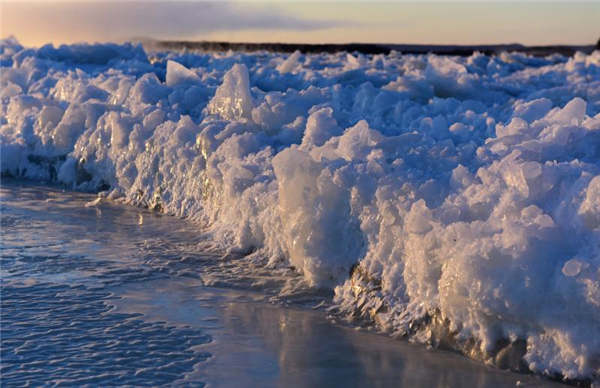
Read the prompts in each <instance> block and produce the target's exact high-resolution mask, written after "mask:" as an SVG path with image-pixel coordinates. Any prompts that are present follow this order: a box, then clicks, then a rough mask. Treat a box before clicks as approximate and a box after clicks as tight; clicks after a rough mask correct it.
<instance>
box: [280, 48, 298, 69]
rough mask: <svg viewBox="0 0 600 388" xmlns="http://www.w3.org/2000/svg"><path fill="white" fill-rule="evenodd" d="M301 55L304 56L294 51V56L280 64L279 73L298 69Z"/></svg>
mask: <svg viewBox="0 0 600 388" xmlns="http://www.w3.org/2000/svg"><path fill="white" fill-rule="evenodd" d="M301 55H302V54H301V53H300V51H298V50H296V51H294V52H293V53H292V55H290V56H289V57H287V59H286V60H285V61H283V62H282V63H281V64H279V66H277V71H279V72H280V73H281V74H285V73H289V72H291V71H293V70H294V69H295V68H296V67H298V60H299V59H300V56H301Z"/></svg>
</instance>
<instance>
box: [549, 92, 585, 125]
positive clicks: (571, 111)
mask: <svg viewBox="0 0 600 388" xmlns="http://www.w3.org/2000/svg"><path fill="white" fill-rule="evenodd" d="M586 107H587V103H586V102H585V101H584V100H583V99H581V98H580V97H575V98H574V99H572V100H571V101H569V103H568V104H567V105H565V106H564V107H563V108H562V109H556V110H553V111H552V112H550V113H549V114H548V116H547V117H546V119H548V120H550V121H555V122H559V123H562V124H569V125H579V124H580V123H581V122H582V121H583V119H584V118H585V111H586Z"/></svg>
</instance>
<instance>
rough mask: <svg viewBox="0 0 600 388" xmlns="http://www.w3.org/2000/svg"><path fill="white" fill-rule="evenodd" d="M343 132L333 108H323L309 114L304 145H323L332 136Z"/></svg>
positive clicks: (303, 139)
mask: <svg viewBox="0 0 600 388" xmlns="http://www.w3.org/2000/svg"><path fill="white" fill-rule="evenodd" d="M341 133H342V128H340V127H339V126H338V124H337V121H336V120H335V118H333V109H331V108H329V107H327V108H322V109H319V110H317V111H315V112H313V113H311V115H310V116H308V120H307V121H306V131H304V137H303V138H302V146H303V147H307V146H308V145H316V146H321V145H323V144H324V143H325V142H326V141H327V140H329V139H330V138H331V137H333V136H338V135H340V134H341Z"/></svg>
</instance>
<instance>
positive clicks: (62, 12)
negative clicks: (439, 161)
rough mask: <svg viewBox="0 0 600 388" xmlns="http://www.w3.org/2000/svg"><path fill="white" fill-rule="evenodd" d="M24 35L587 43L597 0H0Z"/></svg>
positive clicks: (599, 12)
mask: <svg viewBox="0 0 600 388" xmlns="http://www.w3.org/2000/svg"><path fill="white" fill-rule="evenodd" d="M0 7H1V11H0V12H1V23H0V33H1V35H2V36H3V37H5V36H8V35H15V36H16V37H17V38H18V39H19V40H20V41H21V42H22V43H23V44H26V45H41V44H44V43H49V42H51V43H71V42H79V41H124V40H127V39H131V38H132V37H151V38H156V39H187V40H229V41H238V42H239V41H244V42H257V41H263V42H306V43H348V42H370V43H424V44H485V43H523V44H528V45H543V44H559V43H562V44H591V43H595V42H596V40H597V39H598V38H599V37H600V28H599V27H598V26H599V25H600V23H599V22H598V21H599V20H600V1H587V2H572V1H569V2H567V1H564V2H543V1H526V2H523V1H521V2H508V1H495V2H493V1H468V2H455V1H438V2H431V1H427V2H424V1H421V2H406V1H386V2H367V1H340V0H337V1H329V2H320V1H301V2H300V1H287V0H279V1H271V2H265V1H258V0H257V1H242V2H233V1H228V2H207V1H188V2H180V1H151V2H149V1H145V2H141V1H128V2H107V1H93V0H76V1H58V2H57V1H49V0H38V1H36V2H31V1H21V0H18V1H15V0H13V1H3V2H2V3H0Z"/></svg>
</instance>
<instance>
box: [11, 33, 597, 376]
mask: <svg viewBox="0 0 600 388" xmlns="http://www.w3.org/2000/svg"><path fill="white" fill-rule="evenodd" d="M151 55H152V56H153V60H152V63H150V61H148V59H147V55H146V53H144V51H143V50H142V49H141V47H138V46H132V45H123V46H118V45H74V46H61V47H59V48H54V47H52V46H44V47H42V48H40V49H37V50H36V49H28V48H23V47H21V46H20V45H19V44H18V42H16V41H15V40H14V39H7V40H4V41H2V43H0V63H1V64H2V70H1V72H0V74H1V75H0V87H1V93H0V100H1V105H0V109H1V116H0V152H1V169H2V173H3V174H10V175H14V176H22V177H26V178H30V179H35V180H44V181H48V180H55V181H60V182H62V183H64V184H67V185H69V186H71V187H73V188H77V189H83V190H107V189H110V190H111V198H117V197H122V198H123V199H124V200H126V201H127V202H129V203H132V204H136V205H142V206H148V207H151V208H155V209H160V210H162V211H164V212H167V213H171V214H175V215H179V216H185V217H189V218H192V219H195V220H197V221H199V222H202V223H203V224H204V225H205V226H206V227H207V228H209V230H210V233H211V234H212V237H213V239H214V240H215V241H216V242H217V243H219V244H221V246H222V247H224V248H231V249H236V250H239V251H242V252H248V251H250V250H257V253H256V254H261V255H263V256H264V257H266V258H268V260H269V265H271V266H279V265H293V266H294V267H295V268H296V269H297V270H298V271H300V272H302V273H303V274H304V276H305V279H306V281H307V283H308V284H310V285H313V286H316V287H327V288H332V289H334V290H335V295H336V296H335V301H336V303H337V304H338V305H339V307H340V309H341V310H342V311H348V312H353V311H361V312H367V311H368V315H369V316H370V317H371V318H372V319H373V320H374V321H375V322H376V323H377V324H378V325H379V327H380V328H382V329H384V330H387V331H389V332H391V333H396V334H404V335H409V336H412V337H413V338H414V339H415V340H417V341H422V342H428V341H431V340H432V338H433V337H434V334H435V333H434V330H433V328H432V327H433V326H431V327H429V326H426V327H425V328H424V329H423V328H420V329H418V330H417V329H415V327H421V326H419V325H420V323H419V322H427V321H426V320H424V318H426V317H428V316H429V317H439V318H440V319H441V320H442V321H444V322H447V325H448V328H449V330H450V332H452V333H453V335H454V338H455V339H456V341H457V343H465V341H467V339H473V340H475V342H474V343H476V344H477V346H478V349H479V350H478V351H480V352H481V353H482V354H485V353H486V352H487V353H489V354H492V353H493V351H494V348H495V346H496V344H497V343H498V341H499V340H500V339H509V340H510V341H514V340H516V339H522V340H524V341H525V342H526V344H527V345H526V353H525V355H524V359H525V361H526V363H527V365H528V367H529V368H530V369H532V370H534V371H536V372H539V373H545V374H556V373H558V374H561V375H563V376H565V377H569V378H598V376H600V364H598V360H599V359H600V114H599V113H600V52H598V51H596V52H594V53H593V54H591V55H585V54H582V53H578V54H577V55H575V56H574V57H572V58H565V57H560V56H553V57H548V58H532V57H528V56H526V55H523V54H517V53H504V54H503V55H500V56H493V57H488V56H484V55H481V54H475V55H473V56H471V57H468V58H459V57H440V56H435V55H421V56H413V55H400V54H399V53H395V52H392V53H391V54H390V55H387V56H382V55H377V56H365V55H351V54H345V53H344V54H314V55H303V54H300V53H294V54H293V55H291V56H289V57H287V56H280V55H279V54H272V53H271V54H269V53H258V54H241V53H228V54H218V53H215V54H201V53H198V54H194V53H177V52H155V53H151ZM284 57H285V58H287V59H285V60H284V59H283V58H284ZM356 264H358V267H356V268H359V269H360V271H356V270H354V273H355V276H354V277H352V278H350V277H349V273H350V271H351V269H352V268H355V267H354V266H355V265H356ZM357 273H362V274H363V275H364V276H363V281H364V284H363V286H360V284H361V283H360V281H359V280H360V279H357V278H356V274H357ZM359 286H360V287H359ZM361 287H362V288H361ZM382 306H385V308H382ZM461 341H462V342H461ZM484 358H485V357H484Z"/></svg>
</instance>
